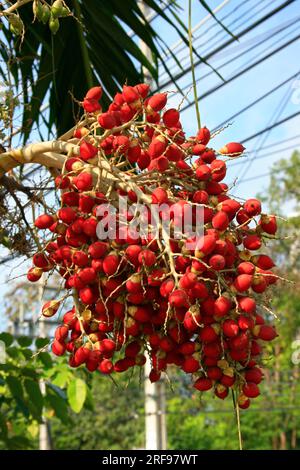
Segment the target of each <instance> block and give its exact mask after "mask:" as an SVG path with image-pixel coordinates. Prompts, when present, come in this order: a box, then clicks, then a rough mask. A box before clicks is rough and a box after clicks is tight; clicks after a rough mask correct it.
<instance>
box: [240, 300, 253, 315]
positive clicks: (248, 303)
mask: <svg viewBox="0 0 300 470" xmlns="http://www.w3.org/2000/svg"><path fill="white" fill-rule="evenodd" d="M238 306H239V309H240V310H242V311H243V312H246V313H250V314H251V313H254V312H255V309H256V302H255V300H254V299H252V298H251V297H238Z"/></svg>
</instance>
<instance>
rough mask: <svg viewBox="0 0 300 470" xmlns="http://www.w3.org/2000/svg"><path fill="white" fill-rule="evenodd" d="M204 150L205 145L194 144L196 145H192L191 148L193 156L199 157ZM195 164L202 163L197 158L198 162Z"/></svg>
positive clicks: (200, 159)
mask: <svg viewBox="0 0 300 470" xmlns="http://www.w3.org/2000/svg"><path fill="white" fill-rule="evenodd" d="M205 150H206V145H203V144H196V145H193V147H192V154H193V155H201V154H202V153H203V152H205ZM195 163H196V164H198V163H199V165H200V164H201V163H203V161H202V158H199V159H198V160H196V162H195Z"/></svg>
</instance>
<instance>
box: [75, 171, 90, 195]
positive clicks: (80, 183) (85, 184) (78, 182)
mask: <svg viewBox="0 0 300 470" xmlns="http://www.w3.org/2000/svg"><path fill="white" fill-rule="evenodd" d="M73 182H74V184H75V186H76V188H77V189H78V190H79V191H90V190H91V189H92V188H93V176H92V175H91V173H88V172H87V171H83V172H82V173H80V175H79V176H77V177H76V178H74V180H73Z"/></svg>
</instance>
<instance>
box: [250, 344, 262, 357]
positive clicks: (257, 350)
mask: <svg viewBox="0 0 300 470" xmlns="http://www.w3.org/2000/svg"><path fill="white" fill-rule="evenodd" d="M261 351H262V348H261V346H260V345H259V344H258V342H257V341H254V340H253V341H252V344H251V356H259V354H261Z"/></svg>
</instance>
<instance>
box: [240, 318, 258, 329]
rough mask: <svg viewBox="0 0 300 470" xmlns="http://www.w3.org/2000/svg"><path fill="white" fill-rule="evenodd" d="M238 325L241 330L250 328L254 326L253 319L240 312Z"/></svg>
mask: <svg viewBox="0 0 300 470" xmlns="http://www.w3.org/2000/svg"><path fill="white" fill-rule="evenodd" d="M238 325H239V328H240V329H241V330H251V329H252V328H253V327H254V320H253V318H251V317H246V316H245V315H242V314H241V315H239V317H238Z"/></svg>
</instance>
